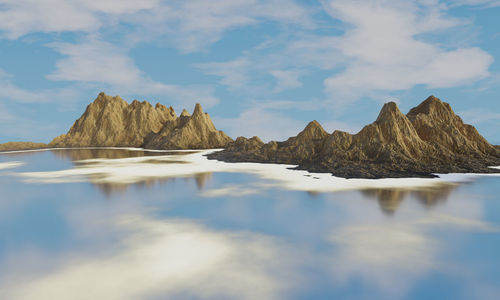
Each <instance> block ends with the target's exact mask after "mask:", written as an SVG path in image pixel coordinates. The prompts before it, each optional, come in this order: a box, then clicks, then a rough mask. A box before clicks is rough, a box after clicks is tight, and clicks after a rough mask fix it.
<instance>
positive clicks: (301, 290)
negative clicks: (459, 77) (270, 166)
mask: <svg viewBox="0 0 500 300" xmlns="http://www.w3.org/2000/svg"><path fill="white" fill-rule="evenodd" d="M189 155H192V153H190V152H177V153H155V152H142V151H131V150H54V151H46V152H31V153H18V154H3V155H0V191H1V196H0V299H500V255H499V253H500V231H499V230H500V177H495V176H490V177H477V178H475V179H474V180H473V181H470V182H467V183H463V184H457V183H455V184H441V185H437V186H432V187H421V188H419V189H408V188H398V189H376V188H370V189H363V190H356V189H354V190H346V191H337V192H323V193H321V192H316V191H315V190H309V191H304V190H298V189H296V188H293V187H290V185H286V184H283V182H280V181H279V180H277V179H273V178H270V177H268V176H266V175H265V174H263V173H262V174H261V173H259V171H255V170H254V171H252V172H247V171H245V170H244V168H242V169H241V170H233V169H224V168H219V169H217V168H214V169H213V170H214V171H210V170H212V169H210V168H209V169H200V170H197V169H196V166H194V167H193V165H192V164H190V163H189V162H186V161H184V160H183V157H184V156H186V157H187V156H189ZM240 166H241V165H240ZM238 168H241V167H238ZM172 170H174V171H172ZM207 170H208V171H207ZM290 172H295V171H290ZM304 178H306V177H304ZM307 178H312V177H307ZM311 180H313V179H311ZM318 180H320V179H318ZM350 182H352V181H350Z"/></svg>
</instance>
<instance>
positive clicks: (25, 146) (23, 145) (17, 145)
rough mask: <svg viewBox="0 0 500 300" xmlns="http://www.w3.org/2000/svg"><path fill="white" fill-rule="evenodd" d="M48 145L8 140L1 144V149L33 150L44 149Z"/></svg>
mask: <svg viewBox="0 0 500 300" xmlns="http://www.w3.org/2000/svg"><path fill="white" fill-rule="evenodd" d="M47 147H48V145H47V144H44V143H32V142H7V143H4V144H0V151H13V150H33V149H44V148H47Z"/></svg>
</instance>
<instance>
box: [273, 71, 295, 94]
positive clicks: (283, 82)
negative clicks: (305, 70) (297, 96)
mask: <svg viewBox="0 0 500 300" xmlns="http://www.w3.org/2000/svg"><path fill="white" fill-rule="evenodd" d="M270 73H271V74H272V75H273V76H274V78H275V79H276V81H277V84H276V87H275V89H274V90H275V92H280V91H283V90H285V89H293V88H298V87H301V86H302V82H300V81H299V76H300V72H298V71H290V70H272V71H271V72H270Z"/></svg>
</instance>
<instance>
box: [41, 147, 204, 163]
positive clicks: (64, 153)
mask: <svg viewBox="0 0 500 300" xmlns="http://www.w3.org/2000/svg"><path fill="white" fill-rule="evenodd" d="M50 151H51V152H52V153H53V154H54V156H56V157H58V158H65V159H66V158H67V159H70V160H71V161H73V162H74V161H80V160H86V159H101V158H104V159H119V158H129V157H144V156H163V155H182V154H189V153H193V152H195V151H193V152H189V151H182V152H181V151H169V152H158V151H147V150H132V149H126V148H124V149H114V148H75V149H54V150H50Z"/></svg>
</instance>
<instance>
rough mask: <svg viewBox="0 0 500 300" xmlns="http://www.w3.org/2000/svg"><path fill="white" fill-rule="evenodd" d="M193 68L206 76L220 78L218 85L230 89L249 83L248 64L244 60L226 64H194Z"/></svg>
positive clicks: (231, 61)
mask: <svg viewBox="0 0 500 300" xmlns="http://www.w3.org/2000/svg"><path fill="white" fill-rule="evenodd" d="M195 67H196V68H198V69H200V70H202V71H203V72H204V73H206V74H210V75H216V76H219V77H222V79H221V80H220V81H219V83H220V84H223V85H226V86H229V87H231V88H240V87H242V86H244V85H246V84H247V83H248V81H249V78H248V76H247V72H248V69H249V67H250V64H249V61H248V60H247V59H244V58H240V59H235V60H230V61H226V62H209V63H203V64H196V65H195Z"/></svg>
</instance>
